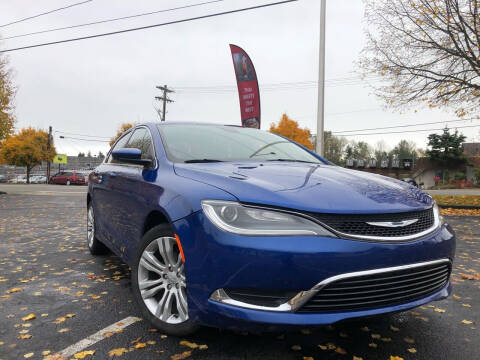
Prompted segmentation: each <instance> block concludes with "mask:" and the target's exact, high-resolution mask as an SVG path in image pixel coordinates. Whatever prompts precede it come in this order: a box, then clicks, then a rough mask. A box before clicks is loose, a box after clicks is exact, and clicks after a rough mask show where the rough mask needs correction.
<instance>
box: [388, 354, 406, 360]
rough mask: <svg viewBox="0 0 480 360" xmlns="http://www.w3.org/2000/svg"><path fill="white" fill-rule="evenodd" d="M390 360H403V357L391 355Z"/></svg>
mask: <svg viewBox="0 0 480 360" xmlns="http://www.w3.org/2000/svg"><path fill="white" fill-rule="evenodd" d="M390 360H403V358H402V357H400V356H393V355H390Z"/></svg>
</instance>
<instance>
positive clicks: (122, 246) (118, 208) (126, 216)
mask: <svg viewBox="0 0 480 360" xmlns="http://www.w3.org/2000/svg"><path fill="white" fill-rule="evenodd" d="M125 147H127V148H137V149H140V150H141V152H142V159H150V160H152V167H151V169H146V168H145V167H143V166H141V165H133V164H115V165H113V166H114V167H115V169H111V176H113V177H112V180H111V185H112V191H111V193H110V194H111V197H112V198H111V204H112V219H114V221H115V236H116V241H115V242H116V246H118V247H119V250H120V252H121V253H122V254H123V253H124V252H125V250H126V249H127V248H129V247H135V246H136V241H137V240H139V239H140V238H141V233H142V230H143V221H144V220H145V218H146V216H147V214H148V212H149V210H150V209H152V208H154V206H153V202H154V199H155V196H153V195H152V192H153V188H154V177H153V176H152V174H153V173H156V172H155V170H154V169H155V168H156V159H155V155H154V154H155V152H154V148H153V142H152V136H151V134H150V130H149V129H148V128H147V127H139V128H136V129H135V130H134V132H133V134H132V136H131V137H130V139H129V141H128V143H127V145H126V146H125ZM129 253H130V252H129Z"/></svg>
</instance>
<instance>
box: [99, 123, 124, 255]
mask: <svg viewBox="0 0 480 360" xmlns="http://www.w3.org/2000/svg"><path fill="white" fill-rule="evenodd" d="M131 135H132V132H131V131H129V132H127V133H125V134H124V135H123V136H122V137H120V138H119V139H118V140H117V141H116V143H115V144H114V145H113V146H112V148H111V149H110V152H109V153H108V154H107V156H106V158H105V160H104V162H103V163H101V164H100V165H99V166H98V167H97V168H96V169H95V170H94V171H93V173H92V175H91V177H90V181H91V183H92V195H93V196H92V198H93V211H94V213H95V226H96V229H95V230H96V232H97V236H98V237H99V239H100V240H102V241H103V242H106V243H109V244H110V245H111V247H112V248H117V245H116V244H115V242H116V241H115V239H116V238H117V235H116V224H117V221H116V217H114V215H115V214H114V205H113V202H114V196H113V195H112V191H113V181H112V180H113V179H114V176H115V173H114V172H115V170H116V169H117V167H118V165H120V164H117V163H116V161H115V160H114V159H113V158H112V151H113V150H117V149H121V148H124V147H125V146H126V145H127V142H128V140H129V139H130V136H131Z"/></svg>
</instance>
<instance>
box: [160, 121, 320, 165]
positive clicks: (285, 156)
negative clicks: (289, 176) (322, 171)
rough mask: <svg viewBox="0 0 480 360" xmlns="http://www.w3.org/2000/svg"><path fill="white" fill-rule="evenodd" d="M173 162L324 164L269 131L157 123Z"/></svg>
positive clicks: (168, 155) (221, 126)
mask: <svg viewBox="0 0 480 360" xmlns="http://www.w3.org/2000/svg"><path fill="white" fill-rule="evenodd" d="M158 128H159V131H160V134H161V136H162V139H163V143H164V145H165V150H166V152H167V157H168V158H169V159H170V160H171V161H173V162H187V163H195V162H220V161H286V162H308V163H315V164H321V163H322V164H323V162H322V161H320V160H319V159H317V158H316V157H315V156H313V155H312V154H310V153H309V152H307V151H305V150H304V149H302V148H301V147H300V146H298V145H296V144H294V143H292V142H290V141H288V140H286V139H284V138H282V137H280V136H278V135H275V134H272V133H269V132H265V131H261V130H257V129H249V128H241V127H234V126H223V125H183V124H182V125H180V124H178V125H159V126H158Z"/></svg>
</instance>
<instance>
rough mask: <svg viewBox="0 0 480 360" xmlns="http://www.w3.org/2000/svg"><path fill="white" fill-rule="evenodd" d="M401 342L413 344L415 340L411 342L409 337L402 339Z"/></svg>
mask: <svg viewBox="0 0 480 360" xmlns="http://www.w3.org/2000/svg"><path fill="white" fill-rule="evenodd" d="M403 341H405V342H406V343H408V344H415V340H413V339H412V338H410V337H406V338H403Z"/></svg>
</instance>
